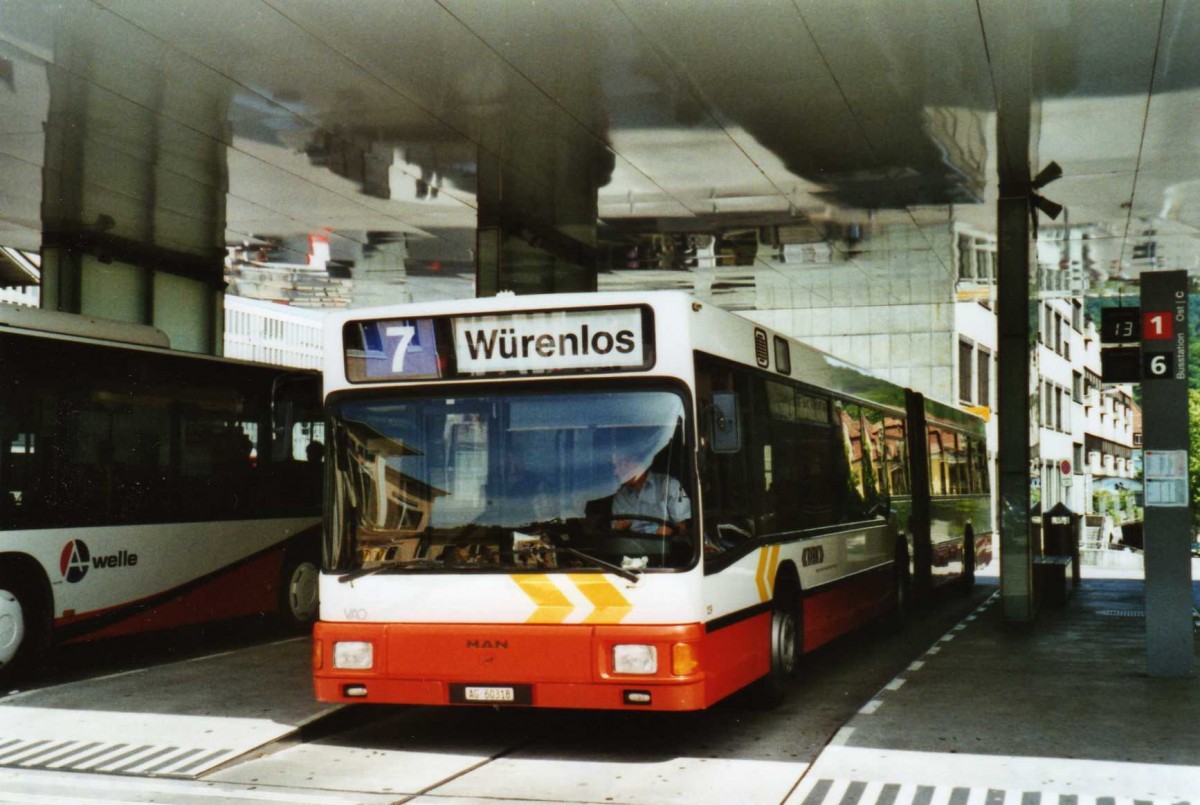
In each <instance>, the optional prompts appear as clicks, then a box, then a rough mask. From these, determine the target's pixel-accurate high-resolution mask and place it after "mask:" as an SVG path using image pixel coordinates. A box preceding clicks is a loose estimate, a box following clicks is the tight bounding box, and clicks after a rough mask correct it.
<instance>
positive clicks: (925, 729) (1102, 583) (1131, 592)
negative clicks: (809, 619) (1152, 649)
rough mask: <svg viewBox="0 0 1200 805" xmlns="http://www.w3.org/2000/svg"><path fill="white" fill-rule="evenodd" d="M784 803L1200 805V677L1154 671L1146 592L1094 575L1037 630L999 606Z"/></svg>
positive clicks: (836, 746) (975, 616)
mask: <svg viewBox="0 0 1200 805" xmlns="http://www.w3.org/2000/svg"><path fill="white" fill-rule="evenodd" d="M1194 589H1195V588H1194ZM1196 595H1197V592H1194V593H1193V600H1196ZM1198 654H1200V652H1198ZM1197 665H1198V667H1200V662H1198V663H1197ZM786 802H787V803H788V805H828V804H830V803H843V804H844V805H849V803H858V804H859V805H876V803H878V804H879V805H885V803H886V804H887V805H892V804H893V803H896V804H899V803H910V802H911V803H922V804H923V805H930V804H932V803H949V805H976V803H978V805H1001V804H1002V803H1003V804H1007V805H1015V804H1017V803H1020V805H1038V804H1039V803H1040V805H1048V804H1049V803H1054V805H1091V803H1096V804H1097V805H1116V804H1117V803H1151V802H1152V803H1174V804H1175V805H1182V803H1191V804H1192V805H1200V680H1198V679H1195V678H1193V679H1161V678H1152V677H1150V676H1149V675H1148V674H1147V673H1146V640H1145V617H1144V585H1143V582H1142V581H1140V580H1133V579H1112V578H1086V577H1085V578H1084V579H1083V581H1082V583H1081V584H1080V586H1079V587H1077V588H1076V589H1075V590H1074V592H1073V594H1071V595H1070V596H1069V597H1068V599H1067V601H1066V603H1065V604H1064V605H1062V606H1060V607H1057V608H1045V609H1043V610H1042V611H1041V612H1039V614H1038V616H1037V621H1036V623H1035V624H1032V625H1016V624H1008V623H1005V622H1004V620H1003V616H1002V612H1001V606H1000V601H999V594H998V593H997V594H996V595H994V596H992V597H991V598H989V599H988V600H987V601H985V602H984V603H983V604H982V605H980V607H979V608H978V609H977V610H976V611H975V612H974V613H972V614H971V615H969V616H967V618H966V619H965V620H963V621H962V622H961V623H959V624H958V625H956V626H955V627H954V628H953V629H952V630H950V631H949V632H948V633H947V634H945V635H944V636H943V637H942V638H941V639H940V640H938V641H937V642H936V643H935V644H934V645H933V646H931V647H930V648H929V650H928V651H927V652H926V653H925V655H924V656H922V657H921V658H919V659H918V660H916V661H914V662H913V663H912V664H911V665H910V666H909V667H908V668H907V670H905V671H904V672H903V673H902V674H900V675H899V676H897V677H896V678H895V679H893V680H892V681H891V682H890V683H889V684H888V685H887V686H885V687H884V688H883V689H882V690H880V692H879V694H878V695H877V696H876V697H874V698H873V699H872V700H871V701H869V702H867V704H866V705H864V706H863V707H862V708H861V710H860V711H859V712H858V713H857V714H856V715H855V716H854V717H853V718H852V719H850V721H849V722H847V723H846V725H845V726H843V727H842V728H841V729H840V730H839V731H838V733H837V734H836V735H835V736H834V738H833V739H832V740H831V741H830V743H829V745H828V746H827V747H825V749H824V750H823V751H822V752H821V753H820V755H819V756H818V757H817V759H816V760H815V762H814V763H813V764H812V766H811V767H810V768H809V769H808V771H807V772H806V773H805V775H804V777H803V779H802V781H801V782H800V784H799V785H798V786H797V787H796V789H795V790H794V791H793V792H792V793H791V795H790V796H789V797H788V798H787V800H786Z"/></svg>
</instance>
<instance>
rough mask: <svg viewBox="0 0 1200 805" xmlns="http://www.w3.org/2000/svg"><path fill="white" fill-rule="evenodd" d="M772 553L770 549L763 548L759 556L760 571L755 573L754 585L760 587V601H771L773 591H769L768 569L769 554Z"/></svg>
mask: <svg viewBox="0 0 1200 805" xmlns="http://www.w3.org/2000/svg"><path fill="white" fill-rule="evenodd" d="M770 552H771V549H770V548H763V549H762V550H761V551H760V552H759V554H758V569H757V570H755V571H754V583H755V584H757V585H758V600H759V601H764V602H765V601H769V600H771V591H770V590H768V589H767V581H766V578H765V576H766V572H765V571H766V569H767V554H769V553H770Z"/></svg>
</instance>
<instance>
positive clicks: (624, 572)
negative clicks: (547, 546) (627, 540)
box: [554, 545, 638, 581]
mask: <svg viewBox="0 0 1200 805" xmlns="http://www.w3.org/2000/svg"><path fill="white" fill-rule="evenodd" d="M554 550H556V551H562V552H563V553H569V554H571V556H574V557H577V558H579V559H582V560H584V561H585V562H590V563H591V564H592V565H594V566H595V567H598V568H601V569H603V570H607V571H608V572H609V573H615V574H616V575H618V576H620V577H621V578H623V579H625V580H626V581H637V580H638V574H637V573H636V572H634V571H632V570H630V569H629V568H625V567H621V566H620V565H614V564H613V563H612V562H606V561H604V560H603V559H601V558H600V557H598V556H592V555H591V554H590V553H584V552H583V551H577V550H575V549H574V548H568V547H567V546H566V545H558V546H556V547H555V548H554Z"/></svg>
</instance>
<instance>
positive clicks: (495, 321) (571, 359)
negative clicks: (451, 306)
mask: <svg viewBox="0 0 1200 805" xmlns="http://www.w3.org/2000/svg"><path fill="white" fill-rule="evenodd" d="M454 355H455V359H456V361H457V364H458V371H459V372H460V373H463V374H492V373H496V372H527V371H535V372H559V371H570V370H578V369H640V368H643V367H645V365H646V362H647V351H646V342H645V334H644V333H643V332H642V310H641V309H640V308H611V309H605V310H557V311H547V312H544V313H512V314H507V315H499V316H462V317H457V318H455V319H454Z"/></svg>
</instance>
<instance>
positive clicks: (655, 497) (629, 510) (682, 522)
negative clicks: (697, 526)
mask: <svg viewBox="0 0 1200 805" xmlns="http://www.w3.org/2000/svg"><path fill="white" fill-rule="evenodd" d="M650 461H651V459H650V458H641V457H640V456H639V455H638V454H637V453H636V452H634V451H631V450H620V449H618V450H615V451H614V452H613V456H612V465H613V472H615V473H616V476H617V480H618V481H620V482H621V486H620V488H619V489H617V491H616V494H614V495H613V498H612V516H613V528H614V529H616V530H618V531H633V532H636V533H639V534H656V535H658V536H660V537H669V536H672V535H675V534H686V533H687V526H688V520H689V519H691V516H692V502H691V500H690V499H689V498H688V495H687V492H685V491H684V489H683V484H681V483H680V482H679V481H678V480H677V479H675V478H673V477H671V476H670V475H668V474H666V473H664V472H655V471H651V470H650ZM625 515H630V517H628V518H626V517H625ZM639 518H646V519H639Z"/></svg>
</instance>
